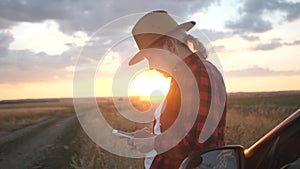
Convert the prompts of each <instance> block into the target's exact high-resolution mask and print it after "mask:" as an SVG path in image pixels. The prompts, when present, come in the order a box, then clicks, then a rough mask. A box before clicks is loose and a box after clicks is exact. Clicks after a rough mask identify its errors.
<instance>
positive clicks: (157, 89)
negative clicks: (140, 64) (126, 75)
mask: <svg viewBox="0 0 300 169" xmlns="http://www.w3.org/2000/svg"><path fill="white" fill-rule="evenodd" d="M170 81H171V78H165V77H164V76H163V74H161V73H160V72H158V71H156V70H147V71H142V72H139V73H138V74H137V75H136V76H135V77H134V78H133V79H132V81H131V83H130V86H129V95H131V96H139V97H140V98H141V99H144V100H150V99H153V98H155V97H164V96H166V95H167V93H168V91H169V87H170Z"/></svg>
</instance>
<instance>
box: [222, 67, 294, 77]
mask: <svg viewBox="0 0 300 169" xmlns="http://www.w3.org/2000/svg"><path fill="white" fill-rule="evenodd" d="M292 75H300V71H299V70H298V71H276V70H270V69H269V68H262V67H259V66H253V67H251V68H248V69H242V70H234V71H225V76H226V77H227V78H230V77H262V76H292Z"/></svg>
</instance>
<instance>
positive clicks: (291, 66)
mask: <svg viewBox="0 0 300 169" xmlns="http://www.w3.org/2000/svg"><path fill="white" fill-rule="evenodd" d="M156 9H164V10H167V11H168V12H169V13H170V14H172V15H173V16H174V17H175V16H176V17H178V18H180V19H177V20H178V21H179V20H181V21H182V20H194V21H196V23H197V24H196V27H195V28H193V29H194V30H192V32H196V33H195V35H196V36H197V31H198V32H201V33H202V35H205V37H206V38H207V40H209V41H208V42H209V43H206V44H207V45H209V47H210V48H212V49H214V50H213V51H214V55H217V56H218V58H219V60H220V62H221V65H222V67H223V70H224V74H225V81H226V86H227V90H228V92H238V91H280V90H300V67H299V65H300V59H299V51H300V29H299V28H300V10H299V9H300V2H299V1H298V0H263V1H262V0H186V1H179V0H173V1H170V0H164V1H162V0H160V1H159V0H154V1H146V0H128V1H118V0H109V1H100V0H98V1H97V0H87V1H80V0H74V1H71V0H44V1H40V0H1V1H0V100H3V99H17V98H46V97H72V96H73V73H74V70H76V63H77V61H78V57H82V55H84V56H85V58H84V59H83V60H81V63H82V65H91V64H92V63H94V64H98V66H99V63H98V62H99V60H102V59H103V56H104V55H105V56H106V59H105V60H102V61H103V62H102V63H103V64H102V66H101V68H102V70H101V71H98V72H100V73H98V75H97V77H98V79H100V80H99V81H98V82H96V88H95V90H96V91H97V92H98V94H97V95H99V96H101V95H109V92H106V91H107V89H108V88H110V87H111V81H112V78H113V77H114V76H113V74H115V73H116V72H114V70H117V69H118V68H117V67H118V64H120V63H121V62H122V61H123V60H124V57H122V56H125V55H126V56H129V55H130V54H132V53H134V52H136V51H137V49H136V46H135V45H134V43H133V41H132V38H131V37H130V29H131V28H132V24H133V23H135V22H136V20H137V19H138V18H139V17H140V16H142V14H143V13H145V12H148V11H151V10H156ZM116 32H117V33H116ZM199 36H200V35H199ZM200 39H201V38H200ZM120 40H122V43H121V44H119V46H115V49H114V50H111V51H110V52H107V50H108V49H110V48H111V47H112V45H113V44H115V42H116V41H120ZM100 42H101V43H100ZM96 44H97V45H96ZM87 46H88V47H87ZM83 47H84V48H83ZM79 60H80V59H79ZM83 62H84V63H83ZM89 62H90V64H89ZM77 67H80V66H78V63H77ZM97 69H99V68H97Z"/></svg>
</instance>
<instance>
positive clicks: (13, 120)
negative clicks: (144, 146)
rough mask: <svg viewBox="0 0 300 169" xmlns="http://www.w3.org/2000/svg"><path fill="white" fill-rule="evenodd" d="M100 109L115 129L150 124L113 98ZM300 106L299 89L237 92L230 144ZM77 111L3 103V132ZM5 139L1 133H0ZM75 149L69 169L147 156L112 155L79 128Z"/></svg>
mask: <svg viewBox="0 0 300 169" xmlns="http://www.w3.org/2000/svg"><path fill="white" fill-rule="evenodd" d="M138 101H139V100H137V99H136V98H135V99H133V100H132V102H133V105H134V106H135V107H136V108H137V109H139V110H145V109H147V107H149V103H147V102H144V104H141V103H140V102H138ZM98 105H99V108H100V110H101V112H102V114H103V116H104V117H105V119H106V120H107V121H108V122H109V123H110V125H111V126H112V127H113V128H118V129H121V130H124V131H134V130H136V129H138V128H142V127H143V126H151V124H150V123H132V122H130V121H128V120H126V119H124V117H122V116H121V115H120V114H119V113H118V111H117V110H116V108H115V106H114V104H113V102H112V101H111V100H109V99H99V101H98ZM299 108H300V94H299V92H279V93H234V94H229V97H228V111H227V123H226V144H227V145H230V144H240V145H243V146H244V147H245V148H247V147H249V146H250V145H252V144H253V143H254V142H255V141H257V140H258V139H259V138H260V137H261V136H263V135H264V134H266V133H267V132H268V131H269V130H271V129H272V128H273V127H274V126H276V125H277V124H279V123H280V122H281V121H282V120H283V119H285V118H286V117H288V116H289V115H290V114H291V113H293V112H294V111H296V110H297V109H299ZM72 114H74V109H73V108H72V102H71V100H69V101H63V102H53V103H31V104H29V103H26V104H3V105H0V133H2V135H6V134H8V133H9V132H12V131H14V130H17V129H19V128H22V127H24V126H28V125H31V124H34V123H37V122H39V121H43V120H45V119H48V118H51V117H53V116H55V117H58V118H59V117H62V116H69V115H72ZM0 138H1V135H0ZM69 146H70V148H71V149H73V150H74V151H72V152H73V153H72V155H71V158H70V159H71V160H70V162H69V166H68V167H66V168H75V169H83V168H85V169H89V168H137V169H140V168H143V159H129V158H125V157H119V156H117V155H114V154H111V153H109V152H107V151H105V150H103V149H101V148H100V147H99V146H97V145H96V144H95V143H94V142H93V141H92V140H91V139H90V138H89V137H88V136H87V135H86V134H85V132H84V131H83V130H82V129H81V128H80V127H79V128H78V129H77V133H76V137H75V138H74V139H72V141H71V143H70V145H69Z"/></svg>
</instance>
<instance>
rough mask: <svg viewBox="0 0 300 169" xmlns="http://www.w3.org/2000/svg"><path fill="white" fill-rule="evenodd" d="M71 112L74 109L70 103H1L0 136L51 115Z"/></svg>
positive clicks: (64, 114) (56, 115) (57, 115)
mask: <svg viewBox="0 0 300 169" xmlns="http://www.w3.org/2000/svg"><path fill="white" fill-rule="evenodd" d="M72 113H74V110H73V107H72V104H71V103H69V104H66V103H43V104H39V103H35V104H7V105H1V106H0V137H1V136H4V135H6V134H8V133H10V132H12V131H15V130H17V129H20V128H23V127H25V126H29V125H32V124H36V123H38V122H41V121H44V120H46V119H49V118H51V117H61V116H66V115H70V114H72Z"/></svg>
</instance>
